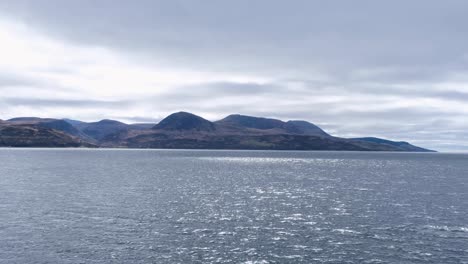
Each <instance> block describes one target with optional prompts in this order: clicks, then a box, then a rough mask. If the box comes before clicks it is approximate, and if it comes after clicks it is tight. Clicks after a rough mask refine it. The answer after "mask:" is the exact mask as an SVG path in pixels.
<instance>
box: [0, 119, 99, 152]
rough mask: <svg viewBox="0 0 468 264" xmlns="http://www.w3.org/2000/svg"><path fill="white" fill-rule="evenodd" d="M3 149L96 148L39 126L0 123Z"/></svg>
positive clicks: (0, 138) (0, 139) (0, 137)
mask: <svg viewBox="0 0 468 264" xmlns="http://www.w3.org/2000/svg"><path fill="white" fill-rule="evenodd" d="M0 146H1V147H96V146H95V145H93V144H90V143H88V142H84V141H82V140H81V139H80V138H77V137H74V136H71V135H69V134H66V133H64V132H62V131H58V130H55V129H51V128H46V127H42V126H39V125H38V124H13V123H5V122H2V123H0Z"/></svg>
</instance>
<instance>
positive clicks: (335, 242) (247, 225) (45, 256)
mask: <svg viewBox="0 0 468 264" xmlns="http://www.w3.org/2000/svg"><path fill="white" fill-rule="evenodd" d="M0 161H1V166H0V263H468V220H467V219H468V156H467V155H462V154H434V153H426V154H416V153H363V152H268V151H183V150H182V151H179V150H92V149H0Z"/></svg>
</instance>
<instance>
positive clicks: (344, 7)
mask: <svg viewBox="0 0 468 264" xmlns="http://www.w3.org/2000/svg"><path fill="white" fill-rule="evenodd" d="M0 7H1V10H3V11H4V15H6V16H8V15H10V16H12V15H14V16H15V17H21V18H22V19H23V20H24V21H26V22H28V23H31V24H32V25H34V26H35V27H41V28H42V29H43V30H44V31H47V32H48V33H51V34H54V35H56V36H57V37H60V38H64V39H67V40H70V41H73V42H75V41H77V42H80V43H84V44H91V45H104V46H111V47H114V48H116V49H121V50H125V51H127V52H129V53H135V54H140V55H142V56H146V57H147V56H149V57H152V56H156V57H157V58H158V59H159V60H158V61H161V60H162V61H165V62H166V63H173V64H176V65H178V66H182V65H192V66H196V67H199V68H209V69H214V70H217V69H230V70H239V71H246V70H251V71H257V72H263V71H265V70H266V71H268V72H270V73H271V72H275V73H282V72H283V73H284V72H293V73H295V74H299V75H301V76H304V75H307V74H308V72H310V71H311V70H313V69H316V68H320V69H324V70H326V71H328V72H330V73H331V74H334V75H346V74H347V72H349V69H359V68H366V69H367V68H374V67H379V68H381V67H390V68H392V69H394V70H393V71H394V73H392V75H393V76H385V78H392V79H398V78H402V79H407V78H412V79H415V78H416V79H417V78H418V75H419V73H418V72H416V71H415V72H413V73H411V74H412V75H414V76H409V77H408V74H405V73H407V72H408V71H407V69H408V68H413V69H417V68H418V67H422V68H427V65H432V67H431V68H432V69H431V70H430V72H432V73H435V75H444V74H445V73H447V72H449V71H453V70H454V69H458V68H460V63H466V61H465V60H464V59H463V58H464V56H465V54H466V47H467V46H468V45H467V44H468V37H467V36H466V34H463V33H464V32H466V25H467V24H468V18H466V15H465V12H464V10H466V9H467V8H468V3H467V2H466V1H460V0H448V1H443V2H441V1H427V0H424V1H423V0H416V1H411V2H408V1H403V0H397V1H391V2H376V1H369V0H358V1H353V2H352V3H351V2H344V1H333V0H332V1H327V2H326V3H324V2H323V1H305V0H296V1H266V0H260V1H255V2H252V1H247V0H241V1H204V2H203V3H200V2H197V1H154V0H141V1H138V2H131V1H124V0H121V1H115V0H114V1H110V0H103V1H91V0H83V1H59V0H52V1H51V0H47V1H46V0H34V1H33V0H15V1H6V0H3V1H0ZM164 54H166V55H164ZM400 68H401V70H399V69H400ZM411 74H410V75H411ZM424 76H427V73H424V72H423V73H422V76H420V77H419V78H421V77H424Z"/></svg>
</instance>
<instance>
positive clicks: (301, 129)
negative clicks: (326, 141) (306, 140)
mask: <svg viewBox="0 0 468 264" xmlns="http://www.w3.org/2000/svg"><path fill="white" fill-rule="evenodd" d="M286 130H287V131H289V132H291V133H297V134H303V135H316V136H322V137H330V135H329V134H328V133H327V132H325V131H323V130H322V129H321V128H320V127H318V126H316V125H314V124H312V123H309V122H307V121H302V120H290V121H288V122H286Z"/></svg>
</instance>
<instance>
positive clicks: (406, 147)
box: [351, 137, 431, 152]
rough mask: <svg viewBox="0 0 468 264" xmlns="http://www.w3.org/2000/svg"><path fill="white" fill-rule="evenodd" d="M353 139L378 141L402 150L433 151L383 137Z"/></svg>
mask: <svg viewBox="0 0 468 264" xmlns="http://www.w3.org/2000/svg"><path fill="white" fill-rule="evenodd" d="M351 140H355V141H365V142H372V143H378V144H382V145H389V146H394V147H397V148H399V149H401V151H417V152H427V151H431V150H428V149H424V148H421V147H417V146H414V145H411V144H410V143H408V142H405V141H391V140H387V139H381V138H376V137H364V138H352V139H351Z"/></svg>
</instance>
